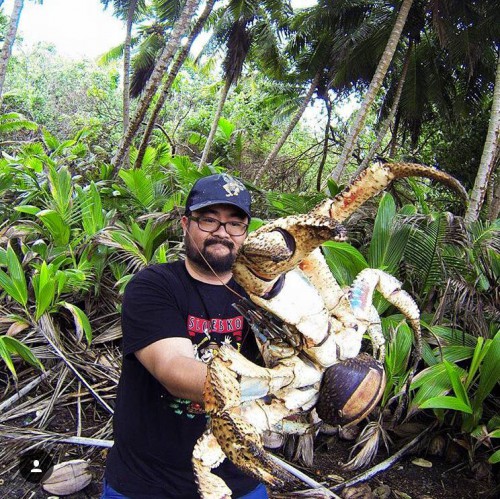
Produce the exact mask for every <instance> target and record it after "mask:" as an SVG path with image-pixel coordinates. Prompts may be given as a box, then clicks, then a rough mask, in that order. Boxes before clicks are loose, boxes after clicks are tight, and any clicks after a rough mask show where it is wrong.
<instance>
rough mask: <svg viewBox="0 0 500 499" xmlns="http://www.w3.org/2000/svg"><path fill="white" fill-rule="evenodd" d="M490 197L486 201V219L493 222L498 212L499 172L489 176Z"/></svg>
mask: <svg viewBox="0 0 500 499" xmlns="http://www.w3.org/2000/svg"><path fill="white" fill-rule="evenodd" d="M490 183H491V198H490V199H489V203H488V220H489V221H490V222H493V221H494V220H496V219H497V218H498V214H499V213H500V172H497V175H492V176H491V180H490Z"/></svg>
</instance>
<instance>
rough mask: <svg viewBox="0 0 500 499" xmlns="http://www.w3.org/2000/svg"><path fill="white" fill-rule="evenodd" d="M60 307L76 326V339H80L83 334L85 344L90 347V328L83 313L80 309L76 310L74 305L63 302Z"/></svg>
mask: <svg viewBox="0 0 500 499" xmlns="http://www.w3.org/2000/svg"><path fill="white" fill-rule="evenodd" d="M60 305H62V306H63V307H64V308H66V309H68V310H69V311H70V312H71V314H72V315H73V319H74V321H75V326H76V334H77V336H78V338H80V339H81V338H82V336H83V334H84V333H85V338H86V340H87V343H88V344H89V345H90V343H91V342H92V327H91V326H90V321H89V319H88V317H87V315H86V314H85V312H84V311H83V310H82V309H81V308H78V307H77V306H76V305H73V304H72V303H68V302H65V301H63V302H61V303H60Z"/></svg>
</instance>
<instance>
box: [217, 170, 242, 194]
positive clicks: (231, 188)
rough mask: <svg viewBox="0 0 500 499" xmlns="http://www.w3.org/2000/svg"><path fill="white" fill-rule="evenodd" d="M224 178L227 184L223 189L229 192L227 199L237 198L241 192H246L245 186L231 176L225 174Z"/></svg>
mask: <svg viewBox="0 0 500 499" xmlns="http://www.w3.org/2000/svg"><path fill="white" fill-rule="evenodd" d="M222 178H223V179H224V181H225V182H226V183H225V184H224V185H223V186H222V187H223V188H224V190H225V191H226V192H227V194H226V197H227V198H228V197H232V196H237V195H238V194H239V193H240V192H241V191H244V190H245V186H244V185H243V184H242V183H241V182H240V181H239V180H237V179H235V178H234V177H231V175H226V174H223V175H222Z"/></svg>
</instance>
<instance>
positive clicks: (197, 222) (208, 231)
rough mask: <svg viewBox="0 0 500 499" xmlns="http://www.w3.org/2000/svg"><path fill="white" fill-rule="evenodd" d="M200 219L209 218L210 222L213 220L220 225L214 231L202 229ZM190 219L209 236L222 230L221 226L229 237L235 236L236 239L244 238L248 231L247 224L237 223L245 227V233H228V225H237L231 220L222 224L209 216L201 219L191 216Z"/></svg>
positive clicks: (203, 216)
mask: <svg viewBox="0 0 500 499" xmlns="http://www.w3.org/2000/svg"><path fill="white" fill-rule="evenodd" d="M200 218H209V219H210V220H213V221H214V222H217V223H218V224H219V225H218V227H217V228H216V229H214V230H206V229H202V228H201V227H200ZM188 219H189V220H194V221H195V222H196V224H197V225H198V229H200V230H201V231H202V232H207V233H208V234H213V233H214V232H217V231H218V230H219V229H220V228H221V226H222V227H224V230H225V231H226V233H227V234H228V235H230V236H234V237H239V236H243V235H244V234H245V233H246V232H247V231H248V224H246V223H245V222H236V223H239V224H241V225H242V226H244V227H245V229H244V230H243V232H242V233H241V234H231V233H229V232H228V230H227V228H226V225H227V224H231V223H235V221H234V220H229V221H228V222H221V221H220V220H217V218H214V217H209V216H206V215H202V216H201V217H195V216H194V215H190V216H189V217H188Z"/></svg>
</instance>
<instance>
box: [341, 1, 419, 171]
mask: <svg viewBox="0 0 500 499" xmlns="http://www.w3.org/2000/svg"><path fill="white" fill-rule="evenodd" d="M412 3H413V0H403V2H402V4H401V8H400V9H399V12H398V15H397V18H396V22H395V23H394V27H393V29H392V32H391V35H390V36H389V40H388V41H387V45H386V48H385V50H384V53H383V54H382V57H381V59H380V61H379V64H378V66H377V69H376V71H375V74H374V75H373V78H372V81H371V83H370V86H369V87H368V91H367V92H366V95H365V98H364V100H363V103H362V104H361V108H360V109H359V111H358V113H357V115H356V119H355V121H354V124H353V125H352V130H351V133H350V134H349V137H348V138H347V140H346V143H345V145H344V149H343V150H342V153H341V155H340V159H339V161H338V163H337V167H336V168H335V170H334V171H333V172H332V174H331V177H332V178H333V179H334V180H339V179H340V177H341V176H342V173H343V172H344V169H345V166H346V164H347V162H348V161H349V159H350V158H351V155H352V152H353V150H354V146H355V143H356V140H357V138H358V137H359V134H360V133H361V130H362V129H363V126H364V124H365V121H366V118H367V117H368V113H369V111H370V107H371V105H372V104H373V101H374V100H375V97H376V96H377V93H378V91H379V90H380V87H381V86H382V82H383V80H384V77H385V75H386V73H387V70H388V69H389V65H390V64H391V61H392V58H393V56H394V53H395V51H396V47H397V45H398V42H399V40H400V38H401V33H402V32H403V28H404V26H405V23H406V19H407V17H408V13H409V12H410V8H411V6H412Z"/></svg>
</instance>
